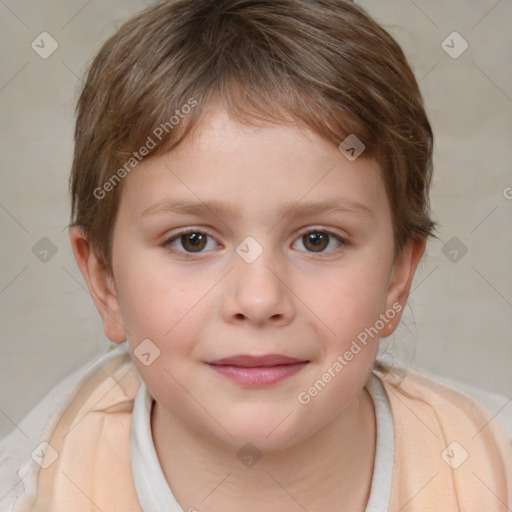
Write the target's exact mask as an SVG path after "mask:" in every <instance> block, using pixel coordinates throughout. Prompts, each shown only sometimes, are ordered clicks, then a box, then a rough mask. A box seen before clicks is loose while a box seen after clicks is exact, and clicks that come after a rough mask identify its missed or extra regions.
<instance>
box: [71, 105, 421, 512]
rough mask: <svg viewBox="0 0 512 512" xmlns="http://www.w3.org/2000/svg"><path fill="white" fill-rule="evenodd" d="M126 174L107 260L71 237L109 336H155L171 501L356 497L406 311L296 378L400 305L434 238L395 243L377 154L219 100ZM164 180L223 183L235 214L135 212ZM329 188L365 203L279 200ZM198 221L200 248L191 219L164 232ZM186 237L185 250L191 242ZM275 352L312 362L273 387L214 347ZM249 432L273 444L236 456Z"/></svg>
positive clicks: (365, 479) (199, 196)
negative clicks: (246, 243) (337, 205)
mask: <svg viewBox="0 0 512 512" xmlns="http://www.w3.org/2000/svg"><path fill="white" fill-rule="evenodd" d="M125 179H126V181H125V183H124V189H123V192H122V196H121V201H120V205H119V211H118V215H117V218H116V223H115V227H114V233H113V253H112V256H113V257H112V261H113V275H110V274H109V273H108V272H107V271H106V270H105V269H104V268H102V267H101V265H100V264H99V263H98V260H97V259H96V257H95V254H94V253H93V252H92V251H91V250H90V248H89V245H88V243H87V240H86V239H85V238H84V236H83V233H82V232H81V230H80V228H71V231H70V238H71V244H72V247H73V251H74V255H75V258H76V260H77V263H78V265H79V267H80V270H81V272H82V274H83V275H84V278H85V280H86V282H87V285H88V287H89V290H90V292H91V295H92V297H93V299H94V302H95V304H96V307H97V309H98V311H99V313H100V315H101V317H102V320H103V325H104V331H105V334H106V336H107V337H108V338H109V339H110V340H111V341H113V342H116V343H117V342H122V341H124V340H126V339H127V340H128V344H129V347H130V350H131V351H132V352H133V350H135V348H136V347H137V346H138V345H139V344H140V343H141V342H142V340H144V339H150V340H151V341H152V343H154V344H155V345H156V346H157V347H158V348H159V350H160V356H159V357H158V358H156V359H155V360H154V362H152V364H150V365H149V366H144V365H143V364H142V363H141V362H140V361H139V360H138V359H137V358H136V357H132V359H133V360H134V363H135V365H136V368H137V370H138V371H139V373H140V375H141V377H142V379H143V380H144V382H145V383H146V386H147V387H148V389H149V391H150V392H151V394H152V396H153V397H154V398H155V400H156V403H155V406H154V408H153V412H152V433H153V438H154V442H155V447H156V450H157V454H158V457H159V460H160V463H161V466H162V469H163V472H164V475H165V477H166V479H167V481H168V482H169V485H170V487H171V489H172V491H173V493H174V495H175V497H176V499H177V501H178V502H179V503H180V504H181V506H182V507H183V509H184V510H189V509H190V508H191V507H195V508H196V509H197V510H200V511H218V510H223V511H231V510H233V511H234V510H244V511H249V512H251V511H253V510H254V511H256V510H258V511H260V510H266V511H270V512H272V511H280V512H283V511H284V512H286V511H299V510H304V508H305V509H306V510H308V511H309V512H316V511H320V510H322V511H326V510H338V511H339V510H347V511H348V510H350V511H358V510H361V511H363V510H364V508H365V505H366V503H367V500H368V496H369V491H370V484H371V477H372V472H373V461H374V456H375V435H376V429H375V412H374V408H373V402H372V401H371V398H370V396H369V394H368V392H367V391H366V390H365V389H364V388H363V386H364V384H365V382H366V379H367V377H368V373H369V371H370V370H371V368H372V365H373V363H374V360H375V357H376V354H377V350H378V343H379V338H380V337H386V336H389V335H390V334H391V333H392V332H393V331H394V329H395V328H396V326H397V324H398V323H399V320H400V316H401V315H400V314H397V315H396V316H395V317H394V318H393V319H392V320H390V321H389V323H387V324H386V325H385V327H384V328H383V329H382V331H381V332H380V336H375V337H373V338H370V339H369V342H368V344H367V345H366V346H365V347H363V349H362V350H361V351H360V352H359V353H358V354H357V355H356V356H355V357H354V358H353V359H352V360H351V361H350V362H349V363H348V364H347V365H346V366H345V367H344V368H343V370H342V371H341V372H339V373H338V374H337V375H336V377H335V378H333V379H332V380H331V382H329V383H328V384H327V385H326V386H325V388H324V389H323V390H322V391H321V392H320V393H318V395H317V396H315V397H314V398H312V399H311V401H310V402H309V403H308V404H307V405H303V404H301V403H299V401H298V399H297V396H298V393H300V392H301V391H306V390H308V388H310V387H311V386H312V384H313V383H314V382H315V381H317V380H318V379H319V378H320V376H321V375H322V373H324V372H325V371H326V370H327V369H328V368H329V367H330V366H332V364H333V362H334V361H336V358H337V357H338V356H339V355H342V354H344V353H345V351H346V350H347V349H349V347H350V345H351V343H352V341H353V340H355V339H356V337H357V335H358V334H359V333H361V332H362V331H364V329H365V328H368V327H370V326H373V325H374V324H375V322H376V320H377V319H379V315H381V314H383V313H385V312H386V311H387V310H389V309H390V308H392V306H393V304H395V305H397V304H400V305H401V307H402V309H403V308H404V307H405V304H406V301H407V297H408V295H409V291H410V286H411V282H412V279H413V276H414V272H415V270H416V267H417V264H418V262H419V261H420V259H421V256H422V254H423V252H424V249H425V241H424V240H421V241H411V242H409V243H408V244H407V245H406V247H405V249H404V252H403V255H402V257H401V258H400V259H399V260H398V261H396V262H395V261H394V260H393V231H392V223H391V211H390V206H389V203H388V200H387V197H386V194H385V190H384V185H383V183H382V180H381V178H380V174H379V169H378V165H377V164H376V162H374V161H373V160H371V159H368V158H365V157H364V154H363V156H361V157H359V158H358V159H357V160H355V161H354V162H351V161H349V160H348V159H347V158H345V156H344V155H343V154H341V152H340V151H339V150H338V149H337V147H336V146H335V145H333V144H332V143H330V142H328V141H326V140H324V139H322V138H320V137H319V136H317V135H315V134H313V133H312V132H311V131H309V130H306V129H304V128H303V129H298V128H296V127H288V126H279V125H266V126H261V127H250V126H245V125H242V124H239V123H238V122H236V121H234V120H231V119H230V118H229V117H228V115H227V114H226V112H225V111H224V110H223V109H222V108H220V107H216V108H214V109H212V111H211V114H210V115H209V116H208V117H207V118H206V119H205V120H204V122H203V123H202V124H201V125H200V127H199V129H198V130H196V131H195V132H194V133H193V135H191V136H189V137H188V138H187V139H186V140H185V141H184V142H183V143H182V144H181V145H180V146H179V147H178V148H175V149H174V150H172V151H171V152H169V153H166V154H164V155H162V156H158V157H154V158H150V159H146V160H144V161H143V162H142V163H140V164H139V165H138V166H137V167H136V168H135V169H134V170H133V171H132V172H131V174H130V175H129V176H128V177H127V178H125ZM170 197H172V198H176V199H189V200H193V201H199V202H201V201H208V200H210V199H216V200H220V201H222V202H223V203H229V204H232V205H233V206H234V208H235V212H238V216H237V215H231V214H229V215H228V214H224V213H215V214H214V213H213V212H212V211H210V210H208V209H206V210H205V212H204V214H200V215H197V214H195V215H192V214H186V215H182V214H177V213H174V212H165V213H160V214H157V215H148V216H146V217H143V216H141V214H142V212H143V211H144V210H145V209H146V208H148V207H150V206H151V205H154V204H155V203H157V202H158V201H160V200H163V199H165V198H170ZM330 198H333V199H337V198H342V200H344V201H359V202H360V203H363V204H364V205H366V206H367V207H368V208H369V209H370V210H371V213H370V214H368V215H367V214H364V213H361V212H359V213H354V212H350V213H349V212H346V211H337V212H330V213H321V214H319V213H315V214H308V215H305V216H298V215H293V216H290V217H285V216H283V215H282V214H280V213H278V210H279V208H280V207H281V206H282V204H283V203H285V202H287V201H292V200H300V204H303V203H305V202H310V201H311V202H324V201H326V200H328V199H330ZM300 204H299V206H300ZM187 227H189V228H190V227H191V228H194V229H193V230H195V231H196V232H197V231H199V232H201V233H206V234H208V235H210V236H209V237H208V238H207V239H206V240H207V242H206V244H204V245H200V247H201V249H200V251H201V250H202V252H193V250H194V249H193V247H194V246H193V245H192V244H190V243H188V244H187V240H185V241H184V240H183V239H180V237H177V238H176V239H175V240H174V241H173V242H172V244H169V245H167V246H166V245H165V242H166V241H167V240H168V239H169V238H171V236H173V235H175V234H176V232H177V230H178V229H179V228H187ZM325 230H328V231H330V232H332V233H334V235H336V236H340V237H341V238H343V239H345V240H346V242H345V243H344V244H342V243H340V242H339V241H337V239H336V238H335V236H330V237H329V238H328V239H327V241H326V242H325V244H324V245H321V248H323V250H321V252H315V246H314V245H313V244H311V243H308V241H307V239H306V240H305V239H304V238H303V236H302V235H304V234H305V233H306V232H309V233H310V234H311V232H313V233H317V232H319V231H320V232H321V233H325ZM247 236H251V237H253V238H254V239H255V240H256V241H257V242H258V244H259V245H260V246H261V247H262V249H263V252H262V254H261V255H260V256H259V257H258V258H257V259H255V261H253V262H251V263H247V262H246V261H245V260H244V259H242V258H241V257H240V256H239V255H238V254H237V252H236V248H237V247H238V246H239V244H240V243H241V242H242V241H243V240H244V239H245V238H246V237H247ZM306 238H307V237H306ZM188 241H190V238H189V239H188ZM183 243H184V244H185V245H183ZM171 248H174V251H175V252H171V250H170V249H171ZM187 249H188V252H189V254H190V256H191V258H190V259H185V258H184V257H183V256H182V255H183V254H184V253H187ZM268 353H277V354H284V355H288V356H290V357H295V358H298V359H301V360H307V361H309V363H308V364H307V365H306V366H305V367H304V368H303V369H302V370H301V371H300V372H299V373H297V374H296V375H294V376H292V377H290V378H288V379H285V380H284V381H281V382H279V383H277V384H274V385H272V386H270V387H266V388H265V387H264V388H250V387H245V386H241V385H239V384H235V383H233V382H232V381H230V380H228V379H227V378H225V377H224V376H222V375H219V374H218V373H217V372H215V371H214V370H212V368H211V367H210V366H208V365H207V364H205V361H210V360H212V359H217V358H222V357H227V356H231V355H237V354H253V355H261V354H268ZM247 442H251V443H252V444H253V445H254V446H255V447H256V449H257V450H258V453H259V454H260V455H262V458H261V459H260V460H259V461H258V462H257V463H256V464H255V465H254V466H252V467H247V466H245V465H244V464H242V463H241V462H240V460H239V458H238V457H237V453H238V452H239V450H240V448H241V447H242V446H244V445H245V444H246V443H247Z"/></svg>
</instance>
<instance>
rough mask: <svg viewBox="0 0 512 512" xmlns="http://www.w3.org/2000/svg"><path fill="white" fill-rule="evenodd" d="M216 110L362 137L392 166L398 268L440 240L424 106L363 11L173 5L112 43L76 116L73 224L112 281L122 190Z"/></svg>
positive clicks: (177, 0) (391, 43) (328, 4)
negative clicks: (432, 210) (423, 244)
mask: <svg viewBox="0 0 512 512" xmlns="http://www.w3.org/2000/svg"><path fill="white" fill-rule="evenodd" d="M215 102H220V103H221V104H222V106H223V107H224V108H225V109H226V110H227V112H228V113H229V115H230V116H231V117H232V118H233V119H236V120H238V121H240V122H244V123H246V124H253V125H258V124H264V123H277V124H287V125H300V126H304V127H307V128H309V129H311V130H313V131H314V132H315V133H317V134H319V135H320V136H322V137H324V138H326V139H327V140H330V141H332V142H333V143H334V144H336V145H339V144H340V143H341V142H342V141H343V140H344V139H345V138H346V137H347V136H348V135H355V136H356V137H357V138H358V139H359V140H360V141H362V142H363V143H364V145H365V151H364V153H363V155H362V158H364V157H371V158H374V159H375V161H376V162H377V163H378V164H379V168H380V171H381V176H382V179H383V182H384V185H385V189H386V194H387V197H388V200H389V203H390V206H391V212H392V220H393V229H394V247H395V258H398V257H399V256H400V254H401V252H402V249H403V246H404V245H405V243H406V242H407V241H408V240H409V239H420V238H427V237H428V236H433V237H435V235H434V234H433V231H434V229H435V225H436V224H437V223H436V222H434V221H432V220H431V219H430V216H429V187H430V181H431V175H432V150H433V134H432V130H431V126H430V124H429V121H428V118H427V115H426V113H425V109H424V105H423V99H422V96H421V93H420V91H419V87H418V84H417V82H416V79H415V77H414V74H413V72H412V70H411V68H410V66H409V64H408V62H407V60H406V57H405V55H404V53H403V52H402V50H401V48H400V46H399V45H398V44H397V43H396V42H395V40H394V39H393V38H392V37H391V36H390V35H389V34H388V32H387V31H386V30H384V28H382V27H381V26H380V25H379V24H378V23H376V22H375V21H374V20H373V19H372V18H371V17H370V16H369V15H368V14H367V13H366V12H365V11H364V10H363V9H362V8H361V7H359V6H357V5H355V4H354V3H353V2H351V1H347V0H169V1H164V2H161V3H159V4H156V5H154V6H152V7H149V8H147V9H145V10H144V11H142V12H140V13H139V14H137V15H136V16H134V17H133V18H131V19H129V20H128V21H127V22H126V23H124V24H123V25H122V26H121V27H120V29H119V30H118V31H117V32H116V33H115V34H114V35H113V36H112V37H110V39H108V40H107V41H106V42H105V43H104V44H103V46H102V48H101V49H100V51H99V53H98V54H97V56H96V57H95V59H94V60H93V62H92V64H91V66H90V67H89V70H88V72H87V76H86V79H85V82H84V85H83V89H82V91H81V95H80V98H79V101H78V104H77V121H76V129H75V148H74V159H73V166H72V172H71V176H70V191H71V201H72V205H71V219H72V223H71V225H78V226H81V227H82V228H83V231H84V234H85V236H86V238H87V239H88V241H89V243H90V245H91V247H92V248H93V250H94V252H95V254H96V255H97V257H98V259H99V260H100V262H101V263H102V264H103V265H104V266H105V268H106V269H107V270H108V271H109V272H112V260H111V249H112V248H111V241H112V231H113V226H114V222H115V218H116V213H117V210H118V204H119V199H120V194H121V192H122V188H123V182H124V180H123V179H122V178H124V177H125V176H126V175H127V174H128V172H130V170H131V168H133V167H134V166H135V165H136V164H137V161H138V160H140V159H141V158H142V153H144V154H147V156H145V158H151V157H152V156H155V155H157V154H161V153H163V152H165V151H169V150H171V149H172V148H174V147H176V146H177V145H178V144H179V143H180V142H181V141H183V140H184V139H185V138H186V137H187V135H189V134H190V133H191V131H192V130H193V129H194V128H196V127H197V126H199V122H200V120H201V119H202V118H203V117H204V115H205V113H206V112H207V110H208V108H209V107H211V106H212V105H213V104H214V103H215ZM187 105H188V107H187V108H185V106H187ZM173 118H174V120H176V119H178V118H179V119H178V122H174V120H173ZM157 135H158V136H157ZM150 140H151V142H150ZM144 147H146V150H142V148H144ZM148 148H150V150H149V152H148V151H147V149H148ZM123 169H124V170H123ZM109 184H110V185H109ZM435 238H437V237H435Z"/></svg>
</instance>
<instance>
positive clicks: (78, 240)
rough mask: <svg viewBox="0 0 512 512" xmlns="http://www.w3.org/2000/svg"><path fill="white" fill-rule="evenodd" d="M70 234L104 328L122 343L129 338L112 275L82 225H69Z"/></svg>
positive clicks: (114, 339) (112, 339)
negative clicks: (100, 260)
mask: <svg viewBox="0 0 512 512" xmlns="http://www.w3.org/2000/svg"><path fill="white" fill-rule="evenodd" d="M69 238H70V240H71V247H72V249H73V254H74V255H75V260H76V262H77V264H78V267H79V268H80V271H81V272H82V275H83V276H84V279H85V282H86V283H87V287H88V288H89V292H90V294H91V297H92V299H93V301H94V304H95V306H96V309H97V310H98V312H99V314H100V316H101V319H102V320H103V330H104V332H105V335H106V336H107V338H108V339H109V340H110V341H113V342H114V343H120V342H122V341H125V340H126V330H125V328H124V327H123V322H122V317H121V311H120V307H119V301H118V298H117V292H116V290H115V285H114V279H113V276H111V275H110V273H109V272H108V271H107V270H106V269H105V267H104V266H103V265H102V264H101V263H100V262H99V261H98V259H97V258H96V255H95V254H94V251H93V250H92V249H91V247H90V246H89V242H88V241H87V239H86V238H85V236H84V234H83V231H82V228H80V227H79V226H72V227H70V228H69Z"/></svg>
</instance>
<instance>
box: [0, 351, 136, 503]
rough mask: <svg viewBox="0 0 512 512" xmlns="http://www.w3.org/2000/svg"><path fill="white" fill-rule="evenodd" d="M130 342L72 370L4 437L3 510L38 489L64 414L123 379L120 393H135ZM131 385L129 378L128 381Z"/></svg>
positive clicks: (0, 469) (0, 443)
mask: <svg viewBox="0 0 512 512" xmlns="http://www.w3.org/2000/svg"><path fill="white" fill-rule="evenodd" d="M126 345H127V344H126V343H122V344H120V345H118V346H112V345H110V346H109V347H108V348H107V349H106V350H105V352H104V353H103V354H101V355H100V356H99V357H97V358H96V359H95V360H93V361H92V362H91V361H90V362H88V363H86V364H85V365H83V366H82V367H81V368H79V369H78V370H76V371H74V372H73V373H71V374H69V375H68V376H67V377H65V378H64V379H62V380H61V381H60V382H59V383H58V384H57V385H56V386H55V387H53V388H52V389H51V390H50V391H49V392H48V393H47V394H46V395H45V396H44V398H43V399H42V400H41V401H40V402H39V403H38V404H37V405H36V406H35V407H34V408H33V409H32V410H30V411H29V412H28V413H27V414H26V415H25V417H24V418H23V419H22V421H21V422H19V423H18V424H17V425H16V427H15V428H13V430H12V431H11V432H10V433H9V434H8V435H7V436H6V437H4V438H3V439H1V440H0V511H2V512H3V511H8V510H11V507H12V505H13V504H14V503H15V502H16V500H17V499H18V498H19V497H20V496H22V495H28V494H30V493H31V492H35V485H36V478H37V474H38V472H39V469H40V467H41V463H42V461H41V460H39V458H40V457H41V455H42V454H44V452H45V446H47V443H46V440H48V439H50V437H51V435H52V433H53V431H54V430H55V429H56V427H57V426H58V425H59V424H60V423H62V421H63V418H64V417H65V416H68V421H69V420H71V421H72V419H71V418H69V416H70V414H72V415H76V414H79V411H80V409H81V407H80V405H81V404H90V403H91V401H92V402H93V403H94V402H95V401H96V400H98V399H99V398H100V397H99V394H100V393H102V392H104V390H105V389H107V388H108V386H112V385H114V386H116V382H121V384H120V385H119V386H117V387H118V388H119V393H118V394H121V395H122V396H126V395H127V393H128V394H131V393H132V390H131V388H129V387H128V388H126V386H123V382H122V380H123V377H124V376H125V375H126V373H127V372H130V371H131V372H132V379H131V380H129V379H126V380H127V381H129V382H130V383H132V387H133V382H134V380H135V379H133V363H131V359H130V355H129V353H128V350H127V347H126ZM126 384H127V385H128V382H127V383H126Z"/></svg>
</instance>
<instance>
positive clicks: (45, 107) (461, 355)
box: [0, 0, 512, 436]
mask: <svg viewBox="0 0 512 512" xmlns="http://www.w3.org/2000/svg"><path fill="white" fill-rule="evenodd" d="M196 1H199V0H196ZM359 3H360V4H361V5H363V6H364V7H365V8H367V9H368V10H369V12H370V13H372V14H373V15H374V16H375V17H376V18H377V20H378V21H380V22H381V23H383V24H384V25H385V26H386V27H387V28H388V30H389V31H390V32H391V33H392V34H393V35H394V36H395V37H396V38H397V39H398V41H399V42H400V43H401V44H402V45H403V46H404V49H405V51H406V53H407V55H408V57H409V58H410V61H411V64H412V66H413V68H414V71H415V73H416V76H417V77H418V79H419V80H420V85H421V88H422V91H423V93H424V97H425V100H426V103H427V109H428V113H429V115H430V117H431V121H432V124H433V127H434V131H435V134H436V152H435V166H436V168H435V178H434V182H433V188H432V206H433V210H434V214H435V219H436V220H438V221H440V222H441V229H440V231H439V236H440V238H441V239H442V240H441V241H436V242H431V243H430V244H429V246H428V248H427V253H428V254H427V255H426V256H425V258H424V261H423V263H422V265H421V266H420V268H419V271H418V273H417V276H416V279H415V283H414V284H413V292H412V295H411V297H410V300H409V307H408V308H407V310H406V311H405V317H404V318H403V322H402V325H401V326H400V328H399V329H398V330H397V332H396V333H395V335H394V336H393V338H392V339H391V340H387V341H389V342H391V343H392V344H395V348H394V349H393V348H392V350H398V351H399V352H400V353H401V354H402V357H403V358H404V359H405V360H406V362H407V363H408V364H412V365H416V366H419V367H422V368H425V369H427V370H429V371H431V372H434V373H437V374H439V375H441V376H449V377H452V378H455V379H457V380H459V381H461V382H464V383H469V384H473V385H476V386H479V387H481V388H484V389H487V390H491V391H495V392H499V393H501V394H503V395H505V396H507V397H510V398H512V371H511V369H510V368H511V362H512V335H511V333H512V234H511V233H512V232H511V221H512V164H511V162H512V144H511V141H512V65H511V64H512V36H511V35H510V24H511V22H512V2H510V1H507V0H501V1H498V0H460V1H457V2H445V1H442V0H428V1H427V0H414V1H413V0H388V1H386V2H382V1H380V0H364V1H360V2H359ZM144 5H145V4H144V2H142V1H136V0H109V1H108V2H104V1H100V0H91V1H86V0H67V1H64V0H47V1H45V2H36V1H35V0H18V1H14V0H5V1H2V2H0V40H1V50H0V51H1V57H2V66H1V68H0V112H1V116H0V135H1V140H2V151H1V153H0V229H1V234H2V243H1V245H0V247H1V249H0V251H1V252H0V258H1V266H0V314H1V317H0V322H1V327H2V335H1V338H0V436H2V435H4V434H5V433H7V432H8V431H9V430H10V429H12V428H13V425H14V423H15V422H16V421H19V420H20V419H21V418H22V417H23V415H24V414H25V413H26V412H27V411H28V409H29V408H30V407H32V406H33V405H34V404H35V403H36V402H37V401H38V400H39V399H40V398H41V397H42V396H43V395H44V394H45V392H46V391H47V390H49V389H50V388H51V387H52V386H53V385H54V384H55V383H56V382H57V381H58V380H59V379H60V378H61V377H62V376H64V375H66V374H67V373H69V372H70V371H71V370H73V369H75V368H78V367H79V366H80V365H82V364H83V363H84V362H86V361H88V360H90V359H92V358H93V357H94V356H95V355H96V354H97V353H98V352H100V351H102V350H104V348H105V347H106V345H107V344H108V343H109V342H108V340H107V339H106V338H105V336H104V335H103V330H102V326H101V324H100V318H99V315H98V314H97V312H96V309H95V308H94V305H93V302H92V300H91V298H90V296H89V294H88V291H87V290H86V288H85V284H84V282H83V279H82V276H81V274H80V272H79V270H78V268H77V266H76V264H75V262H74V259H73V255H72V252H71V249H70V245H69V240H68V233H67V229H66V225H67V223H68V217H69V205H68V195H67V179H68V174H69V169H70V165H71V155H72V134H73V122H74V120H73V108H74V103H75V100H76V96H77V91H78V86H79V84H80V78H81V76H82V74H83V72H84V70H85V67H86V65H87V64H88V62H89V61H90V60H91V59H92V57H93V56H94V54H95V52H96V51H97V50H98V49H99V46H100V45H101V43H102V42H103V41H104V40H105V39H106V38H107V37H108V36H109V35H110V34H111V33H113V32H114V31H115V29H116V27H117V26H119V24H120V23H121V22H122V21H123V20H125V19H126V18H127V17H128V16H129V15H131V14H132V13H134V12H136V11H138V10H139V9H141V8H142V7H144ZM454 31H456V32H458V33H459V34H460V35H461V36H462V38H463V39H461V38H459V36H456V35H455V36H453V35H452V36H450V37H448V39H446V38H447V36H449V35H450V34H451V33H452V32H454ZM42 32H48V33H49V34H51V36H52V37H53V38H54V39H55V41H56V42H57V43H58V48H57V49H56V51H55V52H54V53H52V54H51V55H50V56H48V57H47V58H46V59H44V58H42V57H41V56H39V55H38V53H36V51H34V49H32V47H31V43H32V41H34V40H35V43H34V44H39V47H36V48H37V50H38V51H39V53H42V54H43V55H44V52H48V51H49V50H51V48H52V47H51V44H54V43H52V42H51V40H50V39H49V38H48V36H41V37H44V38H45V40H44V45H43V44H42V43H41V42H40V41H41V37H38V36H39V35H40V34H41V33H42ZM444 40H446V43H445V44H444V46H445V48H446V50H447V51H448V52H449V53H451V54H452V56H450V55H449V53H447V51H445V49H443V47H442V42H443V41H444ZM464 40H465V41H467V44H468V45H469V46H468V48H467V49H466V51H464V53H462V54H461V55H460V56H457V55H458V53H460V52H461V50H462V49H463V48H464V46H465V43H464ZM43 46H44V48H43ZM454 57H457V58H454ZM450 240H451V242H450ZM445 244H448V245H445ZM34 247H35V249H34ZM466 249H467V253H466V254H464V255H463V252H464V251H465V250H466ZM44 250H47V251H48V252H47V254H46V256H44V255H45V253H44V252H41V251H44ZM454 251H455V252H454ZM53 253H55V254H53ZM44 257H46V259H47V261H46V262H45V261H41V258H43V259H44ZM452 260H453V261H452ZM387 341H386V342H385V343H384V342H383V346H386V345H387ZM510 406H511V405H510V404H509V405H508V407H510Z"/></svg>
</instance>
